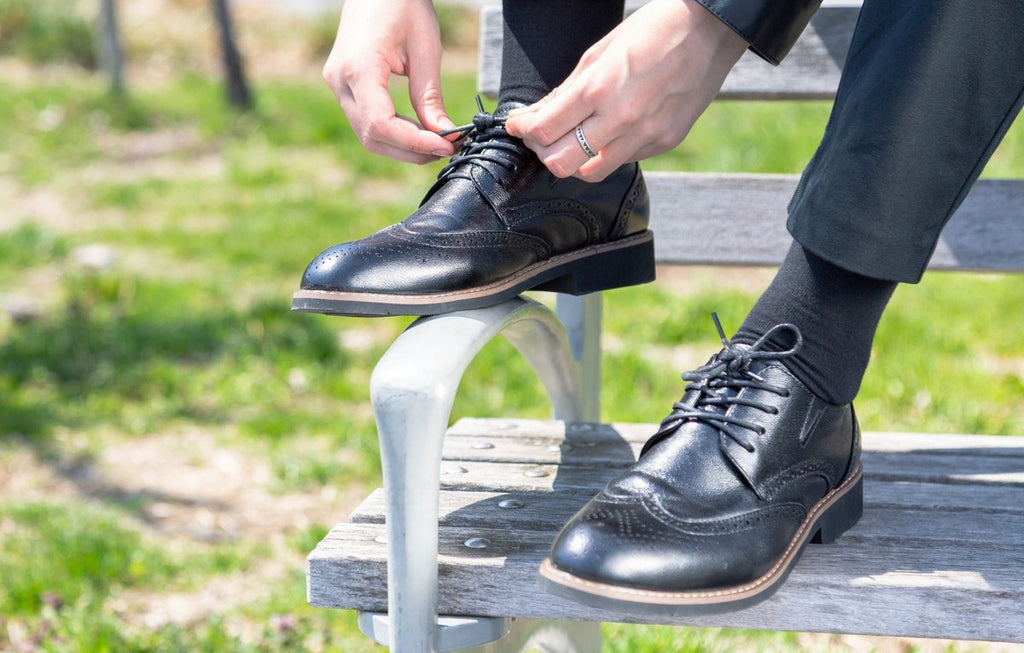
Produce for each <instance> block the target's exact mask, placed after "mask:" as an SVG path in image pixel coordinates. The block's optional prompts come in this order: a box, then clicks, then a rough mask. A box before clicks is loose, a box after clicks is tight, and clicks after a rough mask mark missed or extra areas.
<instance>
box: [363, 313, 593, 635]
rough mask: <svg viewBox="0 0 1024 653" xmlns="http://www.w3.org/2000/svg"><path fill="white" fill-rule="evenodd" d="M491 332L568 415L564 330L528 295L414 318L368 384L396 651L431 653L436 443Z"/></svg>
mask: <svg viewBox="0 0 1024 653" xmlns="http://www.w3.org/2000/svg"><path fill="white" fill-rule="evenodd" d="M499 333H502V334H504V335H505V336H506V337H508V339H509V340H510V341H511V342H512V343H513V344H514V345H515V346H516V348H517V349H519V351H520V352H522V354H523V355H524V357H525V358H526V359H527V360H528V361H529V362H530V364H531V365H532V366H533V368H534V369H535V371H536V372H537V375H538V377H539V378H540V380H541V382H542V383H543V384H544V386H545V388H546V390H547V392H548V396H549V397H550V398H551V402H552V405H553V407H554V413H555V416H556V417H557V418H559V419H566V420H572V421H578V420H579V418H580V415H581V412H580V393H579V380H578V372H577V370H576V365H575V362H574V361H573V358H572V355H571V354H570V353H569V346H568V341H567V339H566V337H565V333H564V330H563V328H562V326H561V324H560V323H559V321H558V319H557V318H556V317H555V315H554V314H553V313H552V312H551V311H550V310H549V309H547V308H545V307H544V306H542V305H541V304H538V303H537V302H534V301H532V300H528V299H522V298H517V299H514V300H511V301H508V302H505V303H503V304H500V305H498V306H492V307H489V308H485V309H478V310H473V311H460V312H457V313H449V314H445V315H437V316H432V317H428V318H421V319H420V320H417V321H416V322H414V323H413V324H412V325H411V326H410V327H409V328H408V329H407V330H406V331H405V332H404V333H403V334H402V335H401V336H399V337H398V339H396V340H395V342H394V344H392V345H391V347H390V348H389V349H388V351H387V352H386V353H385V354H384V356H383V357H381V360H380V361H379V362H378V363H377V366H376V367H375V368H374V371H373V376H372V377H371V380H370V395H371V399H372V402H373V408H374V415H375V417H376V420H377V431H378V436H379V438H380V446H381V463H382V467H383V475H384V487H385V489H386V491H387V495H388V513H387V514H388V516H387V528H388V548H389V551H388V587H389V592H388V613H389V615H390V619H389V625H388V641H389V642H390V643H391V646H392V650H394V651H398V652H399V653H424V652H426V653H433V652H434V651H437V650H438V644H439V635H438V625H437V602H438V597H437V551H438V545H437V506H438V499H439V493H440V490H439V486H440V465H441V448H442V440H443V437H444V433H445V430H446V429H447V426H448V420H449V418H450V416H451V409H452V404H453V403H454V400H455V391H456V389H457V388H458V385H459V382H460V380H461V378H462V374H463V372H464V371H465V369H466V367H467V366H468V365H469V363H470V362H471V361H472V360H473V357H474V356H475V355H476V354H477V352H478V351H479V350H480V349H481V348H482V347H483V346H484V345H485V344H486V343H487V342H489V341H490V340H491V339H492V338H494V336H496V335H497V334H499Z"/></svg>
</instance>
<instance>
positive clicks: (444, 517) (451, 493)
mask: <svg viewBox="0 0 1024 653" xmlns="http://www.w3.org/2000/svg"><path fill="white" fill-rule="evenodd" d="M591 496H593V493H587V492H552V491H543V490H538V491H534V492H515V491H505V490H502V489H500V488H492V489H490V490H488V491H478V492H466V491H455V490H447V491H443V492H441V498H440V502H439V511H438V519H439V521H440V523H441V524H442V525H445V526H460V527H465V528H470V527H488V528H494V527H495V526H496V525H498V524H500V525H501V527H502V528H509V529H520V528H527V529H532V530H544V529H548V530H550V531H551V532H555V531H557V530H558V529H560V528H561V527H562V525H563V524H565V522H566V521H568V519H569V517H571V516H572V515H573V514H575V512H576V511H577V510H579V509H580V508H581V507H582V506H583V504H584V503H586V502H587V501H588V500H589V499H590V497H591ZM1022 499H1024V493H1021V492H1007V491H1005V490H1004V489H1003V488H1000V487H992V486H973V485H956V486H949V487H947V486H943V485H935V484H931V483H902V482H899V483H894V482H891V481H874V482H870V483H867V484H865V487H864V502H865V505H866V506H867V509H868V510H869V511H879V514H881V512H880V511H882V510H885V511H889V512H895V511H900V510H906V511H915V512H916V513H922V514H925V515H928V518H929V519H933V520H938V521H941V522H942V524H943V528H948V530H949V531H950V532H951V533H964V532H968V531H970V532H973V531H972V524H973V522H972V521H971V519H972V516H971V515H983V514H990V515H994V518H995V519H996V520H998V522H997V523H998V524H1000V525H1004V524H1005V523H1006V522H1005V521H1004V520H1006V519H1018V520H1019V519H1020V518H1021V517H1024V501H1022ZM509 502H512V503H511V507H509V505H510V503H509ZM500 504H504V505H505V507H502V505H500ZM385 506H386V500H385V494H384V490H383V489H377V490H375V491H374V492H372V493H371V494H370V496H368V497H367V498H366V499H365V500H364V501H363V502H362V503H361V504H360V505H359V507H357V508H356V509H355V511H353V513H352V514H351V515H350V516H349V521H352V522H355V523H383V522H384V515H385V513H386V509H385ZM961 513H970V515H967V516H964V515H962V514H961ZM907 530H910V529H909V528H904V527H903V526H902V525H900V527H899V529H898V532H899V533H903V532H906V531H907ZM996 537H1003V536H1001V535H997V536H996Z"/></svg>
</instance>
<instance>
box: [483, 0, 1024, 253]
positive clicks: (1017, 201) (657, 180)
mask: <svg viewBox="0 0 1024 653" xmlns="http://www.w3.org/2000/svg"><path fill="white" fill-rule="evenodd" d="M634 4H635V3H634ZM859 13H860V6H859V3H856V2H827V1H826V2H825V3H824V4H823V6H822V7H821V9H820V10H819V11H818V12H817V13H816V14H815V16H814V18H813V19H812V20H811V23H810V25H809V26H808V28H807V30H806V31H805V32H804V33H803V35H802V36H801V37H800V39H799V40H798V41H797V42H796V44H795V45H794V47H793V49H792V51H791V52H790V54H789V56H788V57H787V58H786V59H785V61H783V63H782V64H781V65H779V66H771V65H769V64H767V63H765V62H764V61H762V60H761V59H760V58H758V57H757V56H756V55H754V54H753V53H751V52H747V53H746V54H745V55H744V56H743V57H742V58H741V59H740V61H739V63H738V64H737V65H736V67H735V68H734V69H733V70H732V72H731V73H730V75H729V77H728V78H727V79H726V82H725V84H724V86H723V88H722V92H721V94H720V98H722V99H755V100H777V99H789V100H792V99H831V98H834V97H835V92H836V89H837V87H838V84H839V76H840V74H841V72H842V67H843V62H844V60H845V57H846V52H847V50H848V49H849V46H850V38H851V35H852V33H853V28H854V26H855V24H856V22H857V16H858V15H859ZM501 41H502V23H501V9H500V8H498V7H487V8H484V10H483V11H482V12H481V23H480V56H479V70H478V84H477V86H478V90H479V91H480V92H481V93H483V94H487V95H490V96H492V97H493V96H496V95H497V91H498V85H499V80H500V72H501ZM647 179H648V185H649V187H650V190H651V228H652V229H653V230H654V232H655V234H656V237H655V253H656V257H657V260H658V262H659V263H662V264H717V265H778V264H779V263H781V261H782V258H783V257H784V256H785V253H786V251H787V250H788V248H789V243H790V240H791V239H790V236H789V233H788V232H787V231H786V227H785V218H786V205H787V203H788V202H789V198H790V196H791V195H792V193H793V189H794V187H795V186H796V183H797V178H796V177H795V176H793V175H765V174H715V173H683V172H672V173H648V174H647ZM930 267H931V268H933V269H945V270H997V271H1024V180H987V179H986V180H981V181H979V182H978V183H977V184H975V187H974V189H973V190H972V191H971V193H970V194H969V195H968V197H967V199H966V200H965V201H964V203H963V205H962V206H961V207H960V209H959V210H958V211H957V213H956V215H955V216H954V217H953V218H952V219H951V220H950V222H949V224H948V225H947V227H946V229H945V230H944V232H943V234H942V237H941V239H940V241H939V244H938V247H937V248H936V251H935V255H934V256H933V258H932V260H931V263H930Z"/></svg>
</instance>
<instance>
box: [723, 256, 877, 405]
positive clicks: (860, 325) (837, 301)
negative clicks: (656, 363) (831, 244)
mask: <svg viewBox="0 0 1024 653" xmlns="http://www.w3.org/2000/svg"><path fill="white" fill-rule="evenodd" d="M895 289H896V283H895V282H892V281H884V280H879V279H872V278H870V277H864V276H861V275H859V274H855V273H853V272H849V271H848V270H845V269H843V268H840V267H838V266H835V265H832V264H831V263H829V262H828V261H826V260H825V259H822V258H820V257H818V256H816V255H814V254H812V253H811V252H809V251H807V250H805V249H804V248H803V247H801V246H800V245H799V244H798V243H795V242H794V243H793V245H792V247H790V250H789V253H788V254H787V255H786V259H785V261H783V263H782V267H781V268H779V272H778V274H776V276H775V279H774V280H773V281H772V283H771V284H770V285H769V286H768V288H767V290H765V292H764V294H763V295H761V298H760V299H758V301H757V303H756V304H755V305H754V308H753V310H751V312H750V314H749V315H748V316H747V319H746V320H745V321H744V322H743V324H742V326H740V329H739V331H737V332H736V335H735V336H734V337H733V338H732V341H733V342H736V343H741V344H748V345H749V344H752V343H753V342H754V341H755V340H757V339H758V338H759V337H760V336H761V335H762V334H764V333H765V332H766V331H768V329H770V328H772V327H773V326H775V325H776V324H781V323H784V322H789V323H791V324H794V325H796V327H797V328H798V329H800V333H801V334H802V335H803V346H802V347H801V348H800V351H799V352H797V353H796V355H795V356H793V357H791V358H787V359H786V360H785V362H786V366H787V367H788V368H789V370H790V371H791V372H792V373H793V374H794V375H795V376H796V377H797V378H798V379H800V380H801V381H802V382H803V383H804V384H805V385H807V387H808V388H810V389H811V391H812V392H814V394H816V395H818V396H819V397H820V398H822V399H824V400H826V401H829V402H832V403H834V404H845V403H848V402H850V401H852V400H853V398H854V397H855V396H856V395H857V391H858V390H859V389H860V384H861V380H862V379H863V378H864V371H865V370H866V369H867V366H868V360H869V359H870V357H871V344H872V342H873V341H874V338H875V329H876V328H877V327H878V321H879V319H881V317H882V312H883V311H884V310H885V307H886V304H888V302H889V298H890V297H892V293H893V291H894V290H895Z"/></svg>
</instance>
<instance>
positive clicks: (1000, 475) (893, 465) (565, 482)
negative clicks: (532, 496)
mask: <svg viewBox="0 0 1024 653" xmlns="http://www.w3.org/2000/svg"><path fill="white" fill-rule="evenodd" d="M902 455H904V454H893V455H886V454H873V453H871V452H865V453H864V455H863V461H864V477H865V478H866V479H868V480H870V481H878V480H886V481H916V482H924V483H941V484H987V485H992V486H995V487H1003V488H1005V489H1006V491H1007V492H1011V493H1014V494H1016V496H1020V497H1021V499H1022V501H1024V495H1022V494H1018V493H1021V492H1024V471H1022V470H1021V467H1020V466H1019V464H1017V465H1013V464H1012V462H1008V461H1001V460H999V459H998V458H986V457H977V456H976V457H971V458H964V459H962V460H963V465H962V466H959V467H956V468H948V467H946V465H947V463H948V462H949V461H950V458H949V457H948V456H921V457H920V458H919V460H918V462H919V463H920V466H917V465H909V464H907V461H905V460H904V459H903V458H901V457H900V456H902ZM621 468H622V466H612V465H610V464H598V465H593V466H584V465H562V466H558V465H556V464H554V463H501V462H475V461H458V462H451V463H445V465H444V466H443V467H442V470H443V471H442V475H441V487H442V488H443V489H446V490H466V491H478V490H488V489H493V488H495V487H500V488H505V489H506V490H508V491H510V492H532V491H536V490H537V489H538V486H540V488H542V489H554V490H558V491H561V492H584V493H586V492H590V493H593V492H596V491H597V490H599V489H600V488H601V487H602V486H603V485H604V484H605V483H607V482H608V481H610V480H611V479H612V478H614V477H615V476H616V475H617V474H618V473H619V471H621Z"/></svg>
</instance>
